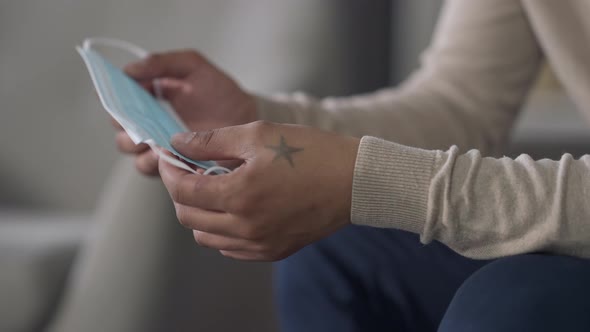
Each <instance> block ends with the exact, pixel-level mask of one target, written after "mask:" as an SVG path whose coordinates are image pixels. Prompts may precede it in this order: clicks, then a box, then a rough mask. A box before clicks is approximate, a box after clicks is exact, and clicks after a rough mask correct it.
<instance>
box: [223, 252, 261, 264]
mask: <svg viewBox="0 0 590 332" xmlns="http://www.w3.org/2000/svg"><path fill="white" fill-rule="evenodd" d="M219 252H220V253H221V254H222V255H223V256H225V257H229V258H233V259H238V260H241V261H251V262H268V261H269V260H271V259H269V258H268V257H266V256H264V254H262V253H259V252H255V251H244V250H219Z"/></svg>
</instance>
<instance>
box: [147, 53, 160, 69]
mask: <svg viewBox="0 0 590 332" xmlns="http://www.w3.org/2000/svg"><path fill="white" fill-rule="evenodd" d="M162 57H163V55H162V54H160V53H151V54H149V55H148V56H147V57H146V58H145V60H144V63H145V64H146V66H148V67H152V66H157V65H159V64H160V62H162Z"/></svg>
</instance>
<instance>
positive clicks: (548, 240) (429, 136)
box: [259, 0, 590, 258]
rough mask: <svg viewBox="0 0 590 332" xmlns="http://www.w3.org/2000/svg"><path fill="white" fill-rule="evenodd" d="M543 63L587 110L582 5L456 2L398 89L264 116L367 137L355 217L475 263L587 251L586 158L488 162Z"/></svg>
mask: <svg viewBox="0 0 590 332" xmlns="http://www.w3.org/2000/svg"><path fill="white" fill-rule="evenodd" d="M544 58H546V59H547V60H548V61H549V62H550V63H551V65H552V67H553V69H554V70H555V72H556V74H557V75H558V77H559V78H560V80H561V81H562V83H563V84H564V86H565V88H566V89H567V91H568V93H569V94H570V96H571V97H572V98H573V99H574V100H575V101H576V103H577V105H578V106H579V108H580V110H582V111H583V112H584V113H585V114H586V115H588V116H589V118H590V1H588V0H521V1H518V0H493V1H490V0H448V1H447V3H446V6H445V8H444V10H443V13H442V16H441V18H440V21H439V24H438V28H437V31H436V33H435V37H434V40H433V42H432V44H431V46H430V47H429V49H428V51H427V52H426V53H425V54H424V56H423V60H422V66H421V68H420V69H419V70H418V71H417V72H416V73H415V74H414V75H412V77H410V78H409V79H408V80H407V82H406V83H404V84H403V85H402V86H400V87H397V88H390V89H385V90H382V91H378V92H375V93H373V94H369V95H362V96H353V97H348V98H326V99H322V100H315V99H312V98H310V97H307V96H305V95H303V94H295V95H292V96H279V97H273V98H260V99H259V114H260V117H261V118H262V119H267V120H270V121H274V122H286V123H299V124H306V125H311V126H316V127H319V128H322V129H326V130H332V131H335V132H339V133H342V134H348V135H355V136H364V135H371V136H364V137H363V138H362V140H361V145H360V147H359V153H358V158H357V161H356V167H355V171H354V179H353V192H352V206H351V218H352V222H353V223H356V224H362V225H370V226H375V227H391V228H398V229H403V230H408V231H412V232H416V233H419V234H421V239H422V241H423V242H424V243H428V242H429V241H432V240H439V241H441V242H443V243H445V244H446V245H448V246H449V247H451V248H452V249H454V250H456V251H457V252H459V253H460V254H462V255H465V256H468V257H474V258H493V257H501V256H506V255H514V254H519V253H524V252H534V251H548V252H555V253H561V254H570V255H576V256H582V257H590V156H584V157H582V158H581V159H579V160H575V159H573V158H572V156H571V155H568V154H565V155H563V157H562V158H561V159H560V160H559V161H552V160H546V159H544V160H539V161H535V160H532V159H531V158H530V157H529V156H526V155H522V156H520V157H518V158H516V159H509V158H505V157H504V158H499V159H497V158H492V157H482V155H484V156H488V155H492V156H495V155H497V153H498V152H500V151H502V148H503V145H504V144H503V143H504V142H505V141H506V138H507V135H508V134H509V131H510V130H511V127H512V125H513V123H514V121H515V118H516V116H517V113H518V111H519V109H520V108H521V106H522V103H523V101H524V99H525V97H526V95H527V92H528V91H529V90H530V88H531V85H532V83H533V81H534V80H535V77H536V75H537V73H538V71H539V67H540V63H541V62H542V60H543V59H544ZM559 111H560V110H559V109H556V110H555V112H559ZM372 136H375V137H380V138H381V139H380V138H375V137H372ZM438 149H442V150H446V151H441V150H438ZM469 149H471V150H469Z"/></svg>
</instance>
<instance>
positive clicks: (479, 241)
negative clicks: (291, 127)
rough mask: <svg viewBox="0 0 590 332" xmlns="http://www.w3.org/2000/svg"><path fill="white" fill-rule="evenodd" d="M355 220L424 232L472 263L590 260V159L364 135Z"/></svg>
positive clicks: (423, 235)
mask: <svg viewBox="0 0 590 332" xmlns="http://www.w3.org/2000/svg"><path fill="white" fill-rule="evenodd" d="M361 147H362V148H361V149H359V155H358V157H357V161H356V167H355V174H354V179H353V199H352V210H351V216H352V222H353V223H356V224H364V225H370V226H375V227H385V228H398V229H403V230H407V231H412V232H415V233H419V234H421V240H422V242H423V243H428V242H430V241H432V240H439V241H441V242H443V243H445V244H446V245H448V246H449V247H450V248H452V249H453V250H455V251H457V252H458V253H460V254H462V255H464V256H467V257H472V258H482V259H483V258H496V257H502V256H508V255H515V254H520V253H526V252H539V251H543V252H553V253H559V254H567V255H573V256H580V257H590V204H588V200H589V198H590V156H589V155H585V156H583V157H582V158H580V159H579V160H575V159H573V158H572V156H571V155H569V154H565V155H563V157H562V158H561V159H560V160H559V161H553V160H547V159H543V160H539V161H534V160H532V159H531V158H530V157H529V156H527V155H521V156H519V157H518V158H516V159H510V158H506V157H504V158H499V159H497V158H491V157H487V158H484V157H482V156H481V154H480V152H479V151H477V150H471V151H468V152H467V153H465V154H461V153H459V149H458V148H457V147H456V146H453V147H451V148H450V149H449V150H448V151H446V152H443V151H437V150H422V149H418V148H412V147H407V146H403V145H399V144H397V143H392V142H388V141H384V140H381V139H378V138H374V137H363V139H362V140H361Z"/></svg>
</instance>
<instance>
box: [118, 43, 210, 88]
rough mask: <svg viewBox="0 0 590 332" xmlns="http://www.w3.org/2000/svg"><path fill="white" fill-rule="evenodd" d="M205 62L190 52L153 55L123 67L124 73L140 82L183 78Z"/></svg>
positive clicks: (182, 51)
mask: <svg viewBox="0 0 590 332" xmlns="http://www.w3.org/2000/svg"><path fill="white" fill-rule="evenodd" d="M205 62H206V61H205V59H204V58H203V57H202V56H201V55H199V54H198V53H197V52H195V51H191V50H181V51H172V52H165V53H153V54H151V55H149V56H148V57H147V58H145V59H142V60H140V61H138V62H134V63H131V64H129V65H127V66H125V68H124V71H125V73H126V74H127V75H129V76H131V77H132V78H134V79H136V80H140V81H141V80H153V79H156V78H160V77H174V78H183V77H186V76H187V75H189V74H190V73H191V72H192V71H193V70H195V69H196V68H197V67H198V66H199V65H202V64H203V63H205Z"/></svg>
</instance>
